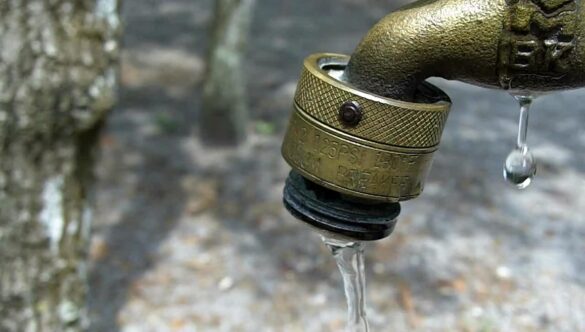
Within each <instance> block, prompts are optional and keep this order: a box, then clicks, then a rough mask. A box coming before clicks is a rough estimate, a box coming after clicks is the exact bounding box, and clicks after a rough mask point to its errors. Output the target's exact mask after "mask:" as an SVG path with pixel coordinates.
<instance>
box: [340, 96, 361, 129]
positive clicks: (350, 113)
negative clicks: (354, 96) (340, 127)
mask: <svg viewBox="0 0 585 332" xmlns="http://www.w3.org/2000/svg"><path fill="white" fill-rule="evenodd" d="M339 119H341V122H343V123H344V124H345V125H347V126H357V124H358V123H359V122H360V121H361V120H362V109H361V107H360V105H359V104H358V103H357V102H355V101H348V102H346V103H344V104H343V105H341V107H340V108H339Z"/></svg>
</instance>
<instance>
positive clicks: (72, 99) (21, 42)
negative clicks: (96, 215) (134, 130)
mask: <svg viewBox="0 0 585 332" xmlns="http://www.w3.org/2000/svg"><path fill="white" fill-rule="evenodd" d="M118 11H119V0H1V1H0V331H51V332H52V331H80V330H85V329H86V328H87V326H88V319H87V313H86V309H85V303H86V290H87V284H86V272H85V269H86V263H85V259H86V252H87V245H88V240H89V232H90V220H91V199H90V198H91V197H90V196H91V195H90V185H91V179H92V168H93V155H94V153H95V150H96V141H97V137H98V134H99V131H100V128H101V125H102V123H103V120H104V117H105V115H106V114H107V112H108V110H110V109H111V107H112V106H113V103H114V99H115V97H114V95H115V93H114V89H115V85H116V74H115V65H116V63H117V59H118V41H119V35H120V33H119V30H120V28H119V21H118Z"/></svg>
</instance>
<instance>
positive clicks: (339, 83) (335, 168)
mask: <svg viewBox="0 0 585 332" xmlns="http://www.w3.org/2000/svg"><path fill="white" fill-rule="evenodd" d="M584 16H585V6H583V5H582V3H581V2H579V1H578V0H422V1H418V2H416V3H413V4H411V5H408V6H406V7H404V8H402V9H400V10H398V11H396V12H394V13H391V14H390V15H388V16H387V17H385V18H384V19H382V21H380V23H378V24H377V25H376V26H375V27H374V28H373V29H372V30H371V31H370V32H369V33H368V35H367V36H366V37H365V38H364V40H363V41H362V42H361V44H360V45H359V46H358V48H357V49H356V51H355V53H354V54H353V55H352V56H351V59H350V58H349V57H347V56H342V55H333V54H317V55H313V56H310V57H309V58H307V60H306V61H305V64H304V67H305V68H304V70H303V72H302V74H301V79H300V81H299V85H298V88H297V93H296V95H295V103H294V108H293V115H292V117H291V121H290V124H289V128H288V132H287V134H286V137H285V140H284V144H283V156H284V158H285V159H286V160H287V161H288V162H289V164H290V165H291V166H292V167H293V169H294V170H296V171H297V172H299V173H300V174H302V175H303V176H304V177H306V178H308V179H310V180H312V181H314V182H316V183H318V184H321V185H323V186H325V187H327V188H329V189H332V190H335V191H337V192H340V193H342V194H345V195H348V196H352V197H360V198H368V199H373V200H384V201H391V202H395V201H401V200H406V199H410V198H413V197H416V196H417V195H419V194H420V192H421V191H422V188H423V185H424V181H425V178H426V175H427V172H428V171H429V168H430V166H431V161H432V155H433V152H434V151H435V150H436V149H437V148H438V145H439V142H440V138H441V134H442V131H443V127H444V125H445V122H446V120H447V115H448V112H449V107H450V102H449V99H448V97H447V96H446V95H444V94H443V93H442V92H441V91H439V90H438V89H436V88H434V87H432V86H430V85H429V84H428V83H425V80H426V79H427V78H429V77H433V76H434V77H443V78H446V79H454V80H461V81H465V82H468V83H472V84H476V85H480V86H486V87H492V88H500V89H506V90H509V91H511V92H518V93H520V92H526V91H531V92H546V91H554V90H561V89H570V88H577V87H581V86H583V85H585V42H584V40H585V20H584V19H583V17H584Z"/></svg>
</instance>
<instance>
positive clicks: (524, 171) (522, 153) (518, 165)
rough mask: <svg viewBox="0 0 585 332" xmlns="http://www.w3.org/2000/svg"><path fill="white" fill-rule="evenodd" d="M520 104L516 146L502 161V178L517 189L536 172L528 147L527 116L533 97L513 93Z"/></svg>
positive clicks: (529, 180)
mask: <svg viewBox="0 0 585 332" xmlns="http://www.w3.org/2000/svg"><path fill="white" fill-rule="evenodd" d="M514 98H516V100H517V101H518V103H519V104H520V120H519V123H518V139H517V141H516V148H515V149H514V150H512V151H511V152H510V154H508V157H506V161H505V162H504V178H505V179H506V180H507V181H508V182H510V183H511V184H513V185H515V186H516V187H517V188H519V189H524V188H527V187H528V186H529V185H530V183H531V182H532V178H533V177H534V175H535V174H536V162H535V160H534V157H533V155H532V152H530V149H529V148H528V144H527V142H526V137H527V134H528V116H529V112H530V106H531V105H532V101H533V100H534V97H533V96H532V95H529V94H521V95H520V94H519V95H514Z"/></svg>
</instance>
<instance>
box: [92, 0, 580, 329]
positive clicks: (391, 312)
mask: <svg viewBox="0 0 585 332" xmlns="http://www.w3.org/2000/svg"><path fill="white" fill-rule="evenodd" d="M397 5H398V3H397V2H395V3H394V4H388V3H387V1H366V0H353V1H349V0H344V1H333V0H320V1H311V0H302V1H301V0H295V1H293V0H283V1H267V0H260V1H259V6H258V8H257V16H256V23H255V25H254V31H253V38H252V41H251V47H250V48H251V51H250V54H249V56H248V60H247V66H246V70H247V71H248V73H249V75H250V76H251V77H254V79H253V80H251V81H250V84H249V91H250V98H251V100H250V103H251V107H252V115H253V118H254V122H253V123H252V124H251V125H250V132H251V135H250V138H249V140H248V141H247V142H246V143H245V144H244V145H243V146H242V147H241V148H239V149H237V150H217V149H215V150H212V149H208V148H205V147H203V146H201V145H200V144H199V143H198V141H197V139H196V138H195V137H196V135H195V129H196V118H197V111H198V108H199V107H200V106H199V90H198V89H199V86H200V83H201V76H202V72H203V68H204V54H205V52H206V45H207V37H206V26H207V24H208V23H209V19H210V11H211V9H212V1H210V0H199V1H190V0H166V1H155V0H149V1H145V0H140V1H139V0H126V2H125V8H124V15H125V20H126V25H127V27H126V36H125V46H126V50H125V53H124V58H123V64H122V75H121V79H122V84H123V86H122V92H121V102H120V104H119V107H118V109H117V110H116V111H115V112H114V113H113V114H112V116H111V118H110V120H109V123H108V128H107V132H106V134H105V135H104V137H103V139H102V147H103V155H102V159H101V162H100V165H99V169H98V171H99V182H98V192H97V203H98V206H97V210H96V214H95V225H94V226H95V227H94V237H93V241H92V248H91V258H92V263H91V267H90V276H91V289H92V290H91V292H92V294H91V303H90V305H91V309H92V314H93V319H94V330H95V331H144V332H148V331H341V330H343V326H344V321H345V303H344V297H343V292H342V288H341V277H340V275H339V274H338V273H337V271H336V267H335V264H334V262H333V259H332V258H331V257H329V254H328V252H327V251H326V249H325V248H324V246H323V245H322V244H321V243H320V241H319V239H318V237H317V236H316V235H315V234H314V233H312V232H311V231H309V230H308V228H307V227H305V226H304V225H302V224H301V223H300V222H298V221H295V220H294V219H293V218H291V217H290V216H289V215H288V214H287V213H286V212H285V211H284V209H283V208H282V206H281V203H280V200H281V190H282V187H283V182H284V179H285V178H286V175H287V172H288V170H289V169H288V167H287V166H286V164H285V163H284V162H283V161H282V160H281V158H280V153H279V147H280V142H281V140H282V135H283V126H284V124H285V123H286V120H287V116H288V114H289V105H290V102H291V100H292V93H293V92H294V87H295V81H296V80H297V78H298V76H297V75H298V72H299V70H300V68H301V67H300V65H301V62H302V59H303V58H304V57H305V56H306V55H308V54H310V53H314V52H318V51H329V52H344V53H349V52H351V50H352V49H353V47H354V46H355V45H356V43H357V42H358V41H359V39H360V38H361V36H362V35H363V34H364V33H365V32H366V31H367V29H368V28H369V27H370V26H371V25H372V24H373V23H374V22H376V21H377V20H378V19H379V18H380V17H381V16H382V15H383V14H384V13H386V12H388V11H389V10H391V9H392V8H394V7H396V6H397ZM435 82H436V84H438V85H440V86H441V87H442V88H444V89H445V90H446V91H447V92H448V93H449V95H450V96H451V97H452V99H453V101H454V107H453V111H452V113H451V117H450V120H449V123H448V126H447V128H446V130H445V134H444V137H443V142H442V146H441V149H440V151H439V152H438V153H437V154H436V158H435V164H434V167H433V170H432V172H431V174H430V177H429V180H428V183H427V187H426V189H425V192H424V194H423V195H422V196H421V197H420V198H419V199H416V200H414V201H411V202H407V203H405V204H403V213H402V216H401V219H400V222H399V224H398V226H397V230H396V232H395V234H393V235H392V236H391V237H390V238H388V239H385V240H383V241H379V242H376V243H371V244H369V246H368V248H367V275H368V287H369V288H368V307H369V311H368V314H369V318H370V322H371V326H372V330H373V331H469V332H475V331H477V332H491V331H514V332H523V331H531V332H532V331H566V332H575V331H585V273H583V271H585V213H584V212H585V128H584V127H583V125H584V123H585V104H583V102H582V101H583V100H584V99H583V98H584V97H585V93H584V92H583V91H575V92H567V93H560V94H555V95H550V96H546V97H542V98H541V99H539V100H537V101H536V103H535V105H534V111H533V114H532V117H531V123H530V132H529V141H530V145H531V146H532V148H533V151H534V153H535V154H536V157H537V159H538V162H539V172H538V177H537V178H536V180H535V182H534V184H533V185H532V186H531V187H530V188H529V189H527V190H525V191H519V190H516V189H515V188H512V187H510V186H509V185H507V184H506V183H505V181H504V180H503V179H502V175H501V165H502V162H503V160H504V158H505V156H506V154H507V153H508V151H509V150H510V149H511V148H512V147H513V145H514V142H515V135H516V118H517V111H516V105H515V103H514V101H513V99H512V98H511V97H510V96H508V95H506V94H505V93H503V92H498V91H490V90H485V89H480V88H475V87H471V86H467V85H463V84H460V83H454V82H447V81H443V80H436V81H435ZM266 128H269V129H270V130H266ZM272 131H273V132H272Z"/></svg>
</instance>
